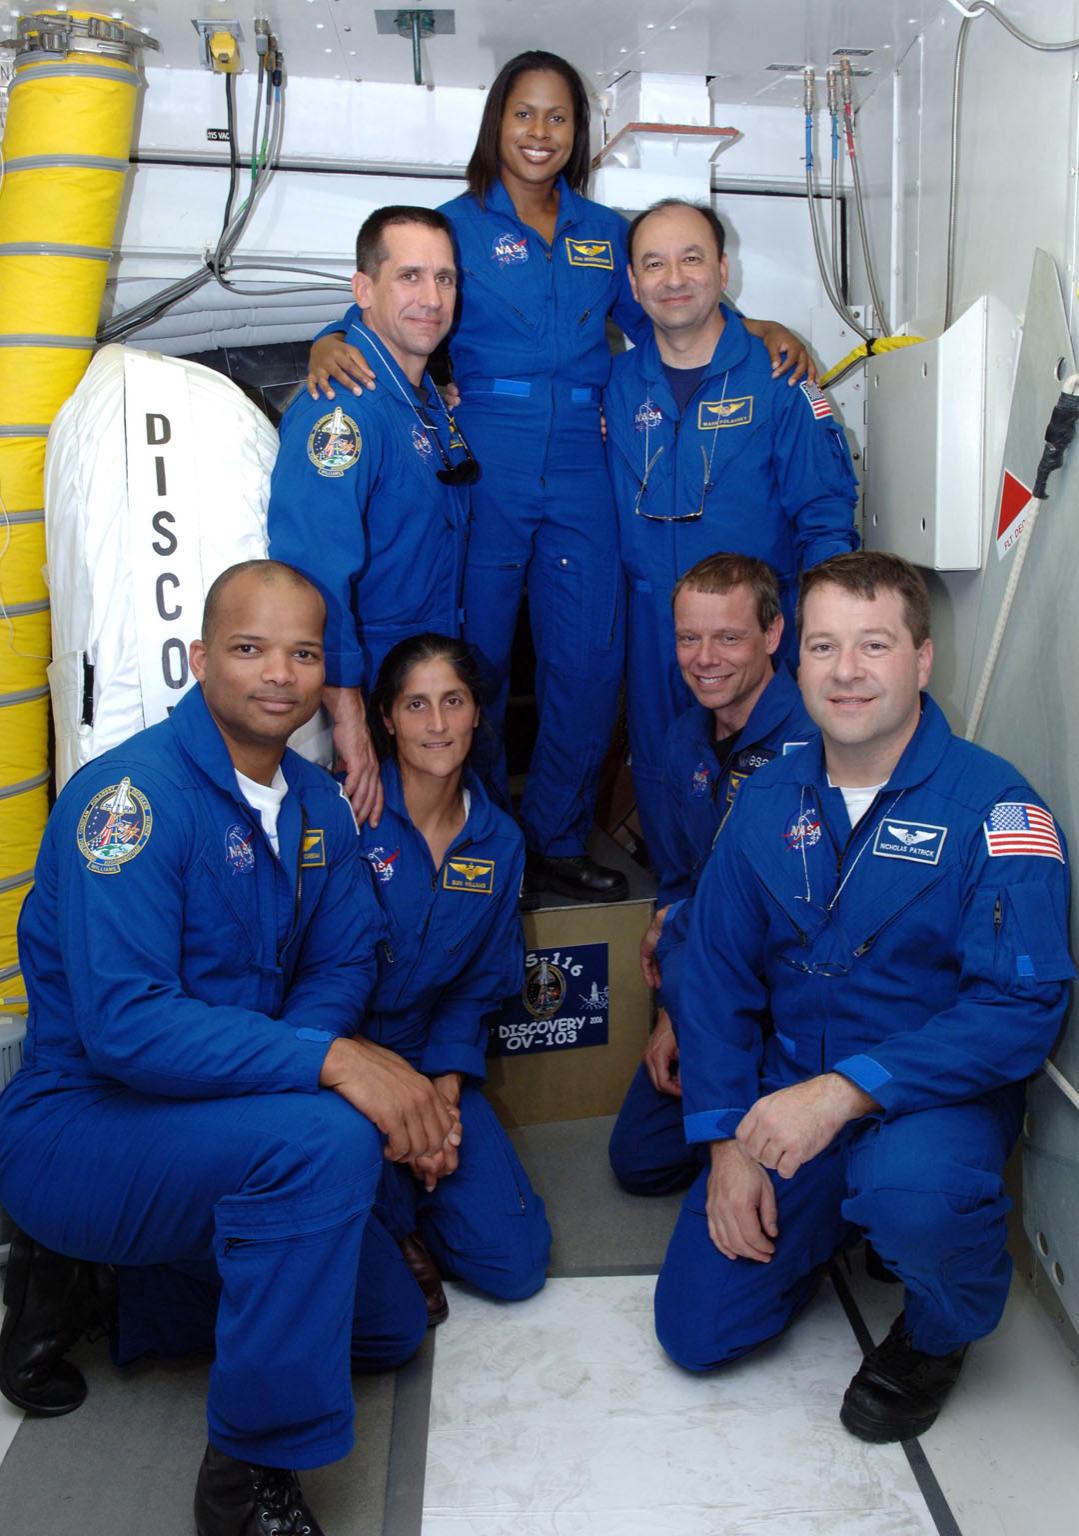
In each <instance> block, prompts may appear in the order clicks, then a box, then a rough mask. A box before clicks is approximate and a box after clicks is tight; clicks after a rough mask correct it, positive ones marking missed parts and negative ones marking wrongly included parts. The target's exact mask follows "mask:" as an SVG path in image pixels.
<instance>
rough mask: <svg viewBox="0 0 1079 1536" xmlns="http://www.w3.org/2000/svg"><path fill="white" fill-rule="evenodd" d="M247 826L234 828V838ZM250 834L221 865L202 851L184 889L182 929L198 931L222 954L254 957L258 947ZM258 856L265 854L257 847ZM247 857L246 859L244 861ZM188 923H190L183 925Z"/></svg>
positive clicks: (252, 850)
mask: <svg viewBox="0 0 1079 1536" xmlns="http://www.w3.org/2000/svg"><path fill="white" fill-rule="evenodd" d="M247 831H250V829H249V828H243V829H240V828H237V829H236V833H237V839H240V838H242V834H243V832H247ZM253 845H254V837H253V836H252V839H251V844H250V845H249V846H248V847H247V849H246V850H245V851H244V852H243V853H242V854H239V853H236V854H234V857H233V862H231V863H230V862H229V860H228V856H227V855H226V861H225V865H224V866H222V867H218V866H217V864H216V863H214V862H213V861H212V860H211V858H210V856H209V855H208V854H203V856H202V858H201V859H200V860H199V863H198V866H197V878H196V879H195V880H194V881H193V882H192V883H191V885H190V887H189V889H188V893H187V902H186V907H187V913H188V916H187V920H186V924H185V929H186V932H188V933H191V932H200V931H201V932H202V933H204V934H205V944H206V945H207V946H208V947H210V948H212V949H214V950H216V951H218V952H219V953H221V954H222V955H225V954H228V955H230V956H234V955H237V954H239V955H242V956H244V957H246V958H248V959H251V960H254V959H255V958H256V956H257V950H258V933H259V906H258V887H257V883H256V875H255V866H254V861H255V858H256V854H255V852H254V846H253ZM258 856H261V857H269V854H268V852H267V851H265V850H263V849H259V853H258ZM248 857H249V858H250V863H248V862H247V859H248ZM187 925H190V926H187Z"/></svg>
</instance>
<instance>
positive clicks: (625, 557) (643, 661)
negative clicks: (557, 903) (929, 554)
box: [603, 198, 858, 869]
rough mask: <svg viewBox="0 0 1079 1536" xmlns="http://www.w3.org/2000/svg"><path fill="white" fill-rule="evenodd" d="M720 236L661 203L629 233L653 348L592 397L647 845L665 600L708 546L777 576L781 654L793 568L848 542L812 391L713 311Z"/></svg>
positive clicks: (670, 689)
mask: <svg viewBox="0 0 1079 1536" xmlns="http://www.w3.org/2000/svg"><path fill="white" fill-rule="evenodd" d="M724 242H725V233H724V229H723V225H722V223H721V222H720V220H719V219H718V218H717V217H716V215H715V213H714V212H713V210H712V209H711V208H709V207H706V206H702V207H697V206H695V205H694V204H692V203H687V202H684V201H682V200H681V199H679V198H665V199H664V200H663V201H662V202H659V203H656V204H655V205H654V206H653V207H652V208H649V209H646V210H645V212H644V213H642V214H639V215H638V216H637V218H636V219H634V221H633V223H632V224H631V225H630V230H629V276H630V283H631V286H632V288H633V293H634V296H635V297H636V298H637V300H638V301H639V303H640V305H641V307H642V309H643V310H644V311H645V313H646V314H647V316H648V318H649V319H650V320H651V322H652V332H653V334H652V336H651V337H648V338H647V339H646V340H645V341H643V342H642V343H641V344H640V346H637V347H634V348H633V350H632V351H629V352H625V353H623V354H622V355H621V356H619V357H616V358H615V360H614V364H613V366H612V369H611V378H610V382H609V384H608V386H607V389H606V391H605V392H604V401H603V403H604V411H605V414H606V418H607V459H608V463H609V465H610V470H611V480H612V484H613V486H614V496H615V506H616V508H617V512H618V525H619V539H620V543H621V550H622V564H623V566H624V567H625V572H626V578H627V583H628V608H627V663H626V695H627V708H628V716H629V742H630V755H631V760H632V765H633V780H634V784H635V785H636V788H637V809H638V814H639V815H640V819H641V827H642V830H643V832H644V839H645V843H646V845H647V847H648V849H649V852H650V854H651V856H652V862H653V864H654V865H655V867H656V868H657V869H662V867H663V865H664V863H665V862H666V860H667V856H668V852H669V850H668V849H667V848H666V847H665V845H664V823H663V814H662V792H661V788H660V785H661V780H662V776H663V752H664V745H665V742H666V739H667V732H668V731H669V730H670V727H671V724H672V723H673V721H674V720H675V718H676V716H678V715H679V714H681V713H682V712H683V711H684V710H686V709H688V708H689V706H690V703H691V696H690V694H689V693H688V692H687V690H686V687H685V685H684V683H683V681H682V679H681V677H680V676H679V673H678V668H677V666H676V665H675V660H674V654H675V653H674V632H673V629H672V625H671V596H672V593H673V590H674V586H675V583H676V582H677V581H678V579H679V577H680V576H682V575H684V573H685V572H686V571H687V570H688V569H689V567H690V566H691V565H694V564H695V563H696V562H697V561H698V560H702V559H704V558H705V557H706V556H707V555H710V554H711V553H712V552H713V551H714V550H717V549H722V550H729V551H731V552H733V553H737V554H743V555H752V556H754V557H756V558H757V559H759V560H764V561H765V562H766V563H767V564H768V565H770V566H771V567H772V569H773V570H774V571H775V572H776V574H777V575H778V577H779V583H780V597H781V606H782V609H783V614H784V617H785V619H786V622H787V626H788V634H787V637H786V640H785V643H784V646H783V655H784V656H787V655H790V653H791V646H792V635H793V628H792V620H793V617H794V589H795V584H796V581H797V577H798V572H799V571H800V570H802V569H804V568H805V567H807V566H811V565H815V564H816V563H817V562H818V561H820V560H824V559H827V558H828V557H829V556H830V555H835V554H839V553H841V552H842V551H843V550H847V549H851V548H853V547H854V546H855V545H856V544H857V542H858V539H857V535H856V533H855V531H854V525H853V520H852V512H853V508H854V503H855V499H856V495H857V487H856V485H855V480H854V474H853V471H852V469H851V463H850V455H849V453H848V451H847V445H846V441H845V439H844V437H843V433H842V431H841V430H840V427H839V424H838V423H837V422H836V420H835V419H834V417H833V415H832V409H831V406H830V405H829V403H828V401H827V399H826V397H825V396H824V394H823V393H822V392H821V390H819V389H818V388H817V386H816V385H815V384H813V383H811V382H810V381H809V380H804V381H803V382H801V383H800V384H797V385H795V386H793V387H792V386H790V385H789V384H788V383H787V381H786V380H785V379H777V378H775V377H774V376H773V372H772V365H771V362H770V360H769V357H768V353H767V351H766V350H765V347H764V345H763V344H762V343H761V342H760V341H758V340H757V339H756V337H754V336H752V335H750V333H749V332H748V331H747V330H746V328H745V325H744V324H743V322H742V320H741V318H740V317H739V316H738V315H737V314H736V313H735V312H734V310H733V309H731V308H729V307H728V305H727V304H725V303H722V302H721V300H722V298H723V294H724V292H725V290H726V286H727V280H728V276H729V263H728V259H727V256H726V253H725V250H724Z"/></svg>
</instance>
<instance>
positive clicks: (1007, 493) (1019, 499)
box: [996, 469, 1030, 560]
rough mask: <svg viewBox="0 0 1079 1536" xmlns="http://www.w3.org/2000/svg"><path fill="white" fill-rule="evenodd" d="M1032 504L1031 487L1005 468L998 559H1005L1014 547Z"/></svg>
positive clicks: (997, 533)
mask: <svg viewBox="0 0 1079 1536" xmlns="http://www.w3.org/2000/svg"><path fill="white" fill-rule="evenodd" d="M1029 506H1030V487H1029V486H1026V485H1024V484H1023V482H1022V480H1020V479H1018V478H1017V476H1015V475H1013V474H1012V472H1011V470H1010V469H1005V471H1004V479H1003V481H1002V483H1001V487H1000V506H999V507H998V508H997V532H996V539H997V559H998V560H1003V559H1004V556H1005V555H1006V554H1007V553H1008V551H1009V550H1011V549H1014V548H1015V546H1016V544H1017V543H1018V541H1019V538H1020V535H1021V534H1022V532H1023V529H1024V528H1025V527H1026V522H1027V509H1028V508H1029Z"/></svg>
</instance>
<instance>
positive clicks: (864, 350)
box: [820, 336, 925, 389]
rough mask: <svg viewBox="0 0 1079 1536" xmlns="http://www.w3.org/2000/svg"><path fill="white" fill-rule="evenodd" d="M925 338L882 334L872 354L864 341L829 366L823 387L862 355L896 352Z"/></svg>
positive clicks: (914, 345)
mask: <svg viewBox="0 0 1079 1536" xmlns="http://www.w3.org/2000/svg"><path fill="white" fill-rule="evenodd" d="M924 340H925V337H924V336H882V337H881V338H880V340H879V341H874V342H873V352H872V354H870V352H869V348H868V347H867V346H866V344H865V342H864V341H863V342H862V344H861V346H859V347H855V349H854V351H853V352H848V353H847V355H846V357H844V358H841V359H840V361H839V362H838V363H836V364H834V365H833V366H832V367H831V368H829V370H828V372H827V373H826V374H825V375H824V377H823V378H822V379H821V381H820V382H821V388H822V389H825V388H827V386H828V385H829V384H830V383H831V382H832V380H833V379H834V378H835V377H836V376H837V375H838V374H840V373H842V372H843V370H844V368H849V367H850V365H851V363H856V362H857V361H858V359H859V358H860V357H869V356H870V355H872V356H873V357H877V356H878V355H879V354H880V353H881V352H895V351H898V349H899V348H900V347H916V346H917V345H918V343H919V342H920V341H924Z"/></svg>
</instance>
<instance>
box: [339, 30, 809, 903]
mask: <svg viewBox="0 0 1079 1536" xmlns="http://www.w3.org/2000/svg"><path fill="white" fill-rule="evenodd" d="M588 124H589V105H588V95H587V93H586V91H585V89H584V87H583V85H582V83H581V80H580V77H579V76H578V75H577V72H576V71H575V70H574V69H573V67H572V65H570V64H568V63H567V62H566V61H565V60H564V59H561V58H558V57H557V56H556V55H554V54H550V53H545V52H541V51H532V52H529V53H524V54H521V55H519V56H518V57H517V58H514V59H511V60H510V61H509V63H507V64H506V65H505V66H504V67H503V68H502V69H501V70H500V72H499V74H498V76H497V78H496V79H495V81H494V83H493V85H492V86H491V89H490V92H489V93H488V97H487V102H486V106H485V109H484V114H483V121H482V123H481V126H480V131H479V137H478V140H477V144H476V149H475V152H474V153H473V156H472V160H471V161H470V163H469V167H468V181H469V190H468V191H467V192H466V193H464V194H463V195H462V196H460V197H457V198H454V199H453V200H452V201H451V202H449V203H446V204H444V205H443V207H442V210H441V211H442V212H443V213H444V214H445V215H446V217H447V218H448V219H449V221H450V223H451V224H452V226H453V232H454V237H455V239H456V242H457V250H458V261H459V265H460V270H461V302H460V306H459V311H458V315H457V319H456V322H455V325H454V329H453V332H452V335H451V338H450V356H451V359H452V363H453V374H454V381H455V383H456V385H457V388H458V389H459V391H460V405H459V406H458V407H457V408H456V411H455V415H456V418H457V419H458V420H459V421H460V423H461V425H462V427H463V428H464V430H465V431H466V432H467V434H468V437H469V441H470V442H471V443H472V445H473V447H474V449H475V452H476V456H477V458H478V460H479V461H480V463H481V464H482V466H483V473H482V476H481V478H480V480H479V481H478V483H477V484H476V485H475V486H474V487H473V493H472V519H473V521H472V528H471V536H470V540H469V549H468V560H467V567H466V573H465V622H464V634H465V637H466V639H468V640H469V641H470V642H471V643H472V644H474V645H475V647H476V649H477V651H478V652H479V654H480V658H481V661H482V662H483V664H484V668H485V674H486V681H487V693H488V697H489V701H490V703H489V708H488V719H489V720H490V723H491V724H492V725H493V727H494V729H495V732H496V734H497V737H498V738H499V739H501V734H502V721H503V715H504V713H505V708H506V701H507V697H508V692H509V664H510V650H511V646H512V641H513V635H514V629H515V624H516V618H517V611H518V608H519V606H520V600H521V596H522V593H523V592H524V590H525V588H526V586H527V592H528V601H529V615H530V618H531V623H532V636H533V641H534V643H535V651H536V686H535V691H536V699H537V707H538V721H539V734H538V736H537V739H536V743H535V746H534V748H533V751H532V759H531V765H530V768H529V774H528V782H527V785H526V787H525V791H524V796H523V799H522V801H521V805H520V812H519V814H520V820H521V824H522V826H523V827H524V831H525V840H526V843H527V845H528V851H529V879H530V882H531V881H534V882H535V884H537V885H541V884H546V885H550V886H552V887H553V888H555V889H557V890H560V891H562V892H563V893H565V894H569V895H579V896H580V895H583V896H593V897H595V896H606V897H608V898H617V897H619V896H621V895H624V894H625V881H624V878H623V876H622V875H621V874H619V873H618V871H615V870H610V869H605V868H603V867H602V866H600V865H598V864H596V863H595V861H594V860H592V859H591V858H590V857H589V856H588V855H587V853H586V851H585V843H586V839H587V837H588V834H589V831H590V829H591V826H592V819H593V814H594V811H595V801H596V792H597V786H598V782H599V772H600V766H601V763H602V760H603V757H604V754H605V752H606V750H607V747H608V744H609V741H610V737H611V732H612V728H613V726H614V723H615V717H616V714H617V710H618V694H619V685H620V682H621V677H622V668H623V660H624V654H623V652H624V644H623V630H624V602H625V598H624V585H623V581H622V576H621V572H620V570H619V568H618V562H617V559H616V558H615V556H614V551H615V549H616V545H617V537H618V534H617V524H616V519H615V512H614V505H613V503H612V500H611V486H610V481H609V478H608V474H607V468H606V464H605V461H604V449H603V442H602V438H601V435H600V412H599V404H600V393H601V391H602V389H603V386H604V385H605V384H606V382H607V377H608V374H609V371H610V363H611V358H610V349H609V347H608V343H607V338H606V326H607V319H608V316H610V317H611V319H613V320H614V321H615V322H616V324H617V325H619V326H620V327H621V328H622V330H623V331H624V332H625V333H626V335H627V336H629V337H630V338H631V339H632V340H633V341H635V342H639V341H643V340H644V338H645V336H646V335H647V333H648V330H649V327H648V323H647V321H646V319H645V317H644V315H643V314H642V313H641V310H640V308H639V307H638V305H637V304H636V302H635V300H634V297H633V294H632V292H631V290H630V284H629V281H628V277H627V273H626V255H625V251H626V230H627V225H626V221H625V219H623V218H622V216H621V215H620V214H618V213H615V212H614V211H613V210H611V209H609V208H605V207H603V206H602V205H601V204H599V203H595V202H592V201H590V200H589V199H588V198H587V197H585V196H583V192H584V189H585V187H586V186H587V183H588V176H589V162H590V153H591V152H590V147H589V131H588ZM718 300H719V295H718V294H717V295H716V302H717V303H718ZM350 319H351V312H350V314H349V315H347V316H346V317H345V321H346V325H347V324H348V322H349V321H350ZM748 323H749V324H751V325H752V326H754V328H755V329H759V331H760V333H761V334H762V335H763V334H768V335H769V342H768V345H769V348H770V350H774V355H775V356H776V357H778V356H779V354H780V352H781V351H783V350H787V349H788V348H789V349H790V350H789V351H788V356H789V357H790V359H791V363H792V364H793V366H794V369H795V372H796V373H797V372H800V371H801V370H802V368H803V367H804V362H803V358H804V354H803V353H801V349H800V347H799V346H798V344H797V343H796V342H795V340H794V338H792V337H791V336H790V335H789V333H787V332H786V331H783V330H782V328H780V327H776V326H770V325H767V324H765V323H763V322H757V321H750V322H748ZM339 329H340V327H337V326H334V327H329V328H327V331H325V332H323V333H322V334H323V336H327V335H330V334H334V333H336V332H337V331H338V330H339ZM763 355H764V354H763V353H762V356H763ZM324 357H325V359H326V361H325V362H323V360H322V357H321V356H320V357H319V358H318V359H317V360H316V359H315V358H313V360H312V376H311V378H312V381H314V382H309V387H316V386H317V385H321V387H323V388H325V389H326V390H327V392H328V393H330V394H332V390H330V388H329V383H328V380H329V378H330V377H333V378H337V379H338V380H340V382H342V383H346V384H349V385H351V384H352V380H353V379H354V378H358V379H362V378H363V376H364V375H363V368H362V359H357V358H355V356H353V357H352V358H349V357H346V356H339V355H338V354H337V353H336V351H327V352H326V353H325V354H324ZM806 361H807V360H806ZM769 367H770V365H769V364H767V363H765V364H764V368H765V372H766V373H767V372H768V370H769ZM784 387H785V386H784ZM721 543H722V540H714V539H713V540H712V541H711V542H710V543H709V545H708V548H709V549H714V548H716V547H718V545H719V544H721ZM828 552H829V553H830V552H831V551H830V550H829V551H828ZM700 553H702V554H703V553H705V550H703V549H702V550H701V551H700ZM687 563H690V562H687ZM679 574H680V573H679ZM504 775H505V766H504V762H501V763H499V764H496V765H495V779H496V781H501V784H500V788H501V791H502V792H503V794H504V791H505V783H504Z"/></svg>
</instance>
